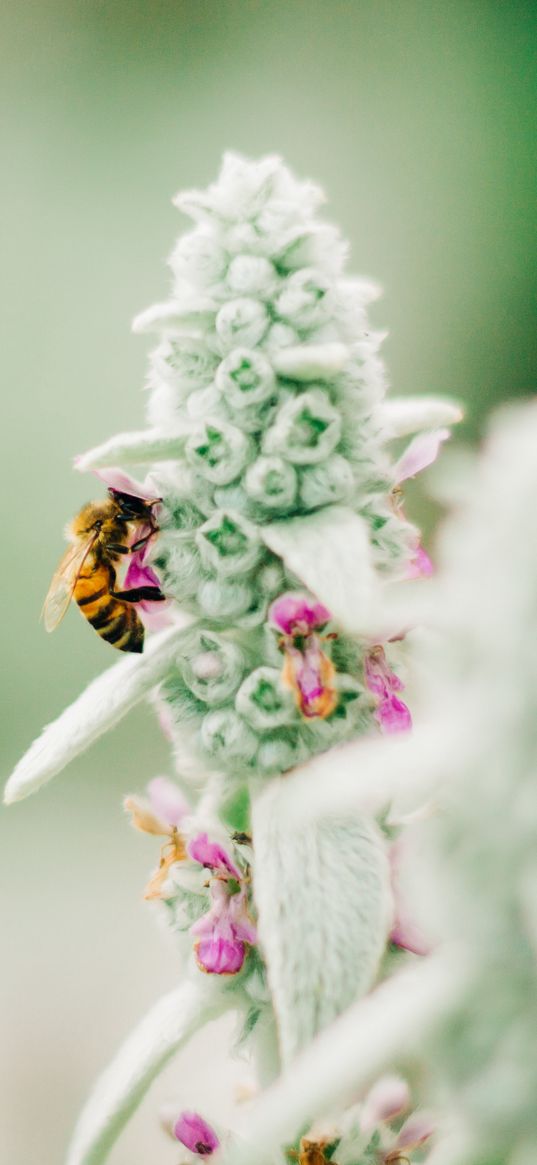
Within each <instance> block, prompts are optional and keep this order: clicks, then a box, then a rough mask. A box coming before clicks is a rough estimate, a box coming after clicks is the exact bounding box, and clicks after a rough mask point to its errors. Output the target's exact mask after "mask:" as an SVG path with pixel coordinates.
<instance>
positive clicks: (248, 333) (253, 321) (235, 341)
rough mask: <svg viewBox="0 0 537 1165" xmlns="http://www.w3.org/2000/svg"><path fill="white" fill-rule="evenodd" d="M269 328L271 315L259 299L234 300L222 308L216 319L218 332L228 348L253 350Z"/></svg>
mask: <svg viewBox="0 0 537 1165" xmlns="http://www.w3.org/2000/svg"><path fill="white" fill-rule="evenodd" d="M268 326H269V315H268V312H267V309H266V307H265V305H264V304H263V303H261V302H260V301H259V300H258V299H249V298H246V297H244V298H241V299H232V300H230V301H229V302H228V303H225V304H224V306H223V307H221V308H220V311H219V312H218V315H217V317H216V331H217V333H218V335H219V336H220V339H221V341H222V344H223V345H224V346H225V347H226V348H228V349H229V348H236V347H238V345H244V346H245V347H246V348H253V347H255V345H256V344H259V341H260V340H262V339H263V336H264V335H265V332H266V331H267V328H268Z"/></svg>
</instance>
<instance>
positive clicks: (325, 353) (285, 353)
mask: <svg viewBox="0 0 537 1165" xmlns="http://www.w3.org/2000/svg"><path fill="white" fill-rule="evenodd" d="M348 358H349V349H348V348H347V347H346V346H345V344H337V343H329V344H299V345H297V346H296V347H289V348H282V349H281V350H280V351H279V352H276V353H274V355H273V357H272V363H273V365H274V368H275V369H276V372H278V373H279V374H280V376H288V377H290V378H291V379H292V380H324V379H328V378H329V377H331V376H334V375H335V374H336V373H337V372H341V369H342V368H343V367H344V365H345V363H346V362H347V360H348Z"/></svg>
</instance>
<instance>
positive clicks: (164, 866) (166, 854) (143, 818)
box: [123, 777, 189, 899]
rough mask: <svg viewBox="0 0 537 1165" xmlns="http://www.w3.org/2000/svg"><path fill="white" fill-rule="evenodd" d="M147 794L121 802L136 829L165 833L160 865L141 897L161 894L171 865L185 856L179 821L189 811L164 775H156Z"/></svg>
mask: <svg viewBox="0 0 537 1165" xmlns="http://www.w3.org/2000/svg"><path fill="white" fill-rule="evenodd" d="M147 792H148V794H149V796H148V797H147V798H144V797H132V796H131V797H126V798H125V800H124V802H123V804H124V807H125V809H126V810H127V812H128V813H130V814H131V821H132V824H133V825H134V827H135V829H139V830H140V831H141V833H151V834H153V835H155V836H157V837H167V838H168V841H167V842H165V843H164V845H163V846H162V850H161V856H160V862H159V867H158V870H157V871H156V873H155V874H154V875H153V877H152V878H151V880H150V881H149V882H148V884H147V886H146V888H145V891H144V898H147V899H152V898H162V895H163V887H164V883H165V882H166V879H167V877H168V873H169V870H170V867H171V866H173V865H174V864H175V862H182V861H184V860H185V858H186V856H187V852H186V849H185V843H184V839H183V837H182V836H181V834H180V833H179V831H178V825H179V824H180V822H181V821H182V819H183V818H184V817H185V816H186V815H187V813H189V807H188V805H187V802H186V801H185V799H184V797H183V796H182V794H181V792H180V790H179V789H178V788H177V785H174V783H173V781H168V780H167V779H166V777H155V779H154V780H153V781H150V782H149V785H148V786H147Z"/></svg>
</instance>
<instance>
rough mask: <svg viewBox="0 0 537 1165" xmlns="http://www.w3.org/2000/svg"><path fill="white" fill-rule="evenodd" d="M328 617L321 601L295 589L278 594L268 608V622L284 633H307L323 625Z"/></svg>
mask: <svg viewBox="0 0 537 1165" xmlns="http://www.w3.org/2000/svg"><path fill="white" fill-rule="evenodd" d="M330 619H331V615H330V611H327V609H326V607H323V604H322V603H318V602H317V601H316V600H315V599H310V598H308V596H307V595H303V594H300V593H297V592H295V591H288V592H287V594H285V595H280V597H279V598H278V599H275V600H274V602H273V603H272V605H271V607H270V610H269V620H270V622H271V623H272V624H273V626H274V627H277V629H278V631H283V633H284V635H293V636H295V635H308V634H309V632H310V631H313V630H314V628H319V627H324V626H325V624H326V623H329V621H330Z"/></svg>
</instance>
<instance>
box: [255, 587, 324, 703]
mask: <svg viewBox="0 0 537 1165" xmlns="http://www.w3.org/2000/svg"><path fill="white" fill-rule="evenodd" d="M330 618H331V615H330V612H329V611H327V609H326V607H324V606H323V604H322V603H318V602H316V601H315V600H314V599H310V598H308V596H307V595H303V594H300V593H294V592H289V593H287V594H285V595H280V597H279V598H278V599H276V600H275V602H274V603H273V604H272V606H271V607H270V609H269V620H270V622H271V624H272V626H273V627H276V628H277V629H278V630H279V631H281V632H283V635H282V638H281V639H280V641H279V646H280V648H281V650H282V651H283V652H284V656H285V662H284V666H283V672H282V679H283V682H284V683H285V684H286V685H287V687H289V688H291V689H292V691H293V692H294V693H295V698H296V702H297V705H298V707H299V709H300V711H301V712H302V715H303V716H306V717H307V718H308V719H312V718H314V717H316V716H319V717H321V719H325V718H326V717H327V716H330V714H331V713H332V712H333V711H334V708H335V707H336V704H337V691H336V688H335V685H334V677H335V674H336V672H335V668H334V665H333V663H332V660H331V659H329V658H328V656H327V655H326V654H325V652H324V651H323V650H322V648H321V642H322V640H321V637H320V636H319V635H317V634H316V632H317V630H318V629H320V628H322V627H324V626H325V625H326V623H328V622H329V620H330Z"/></svg>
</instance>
